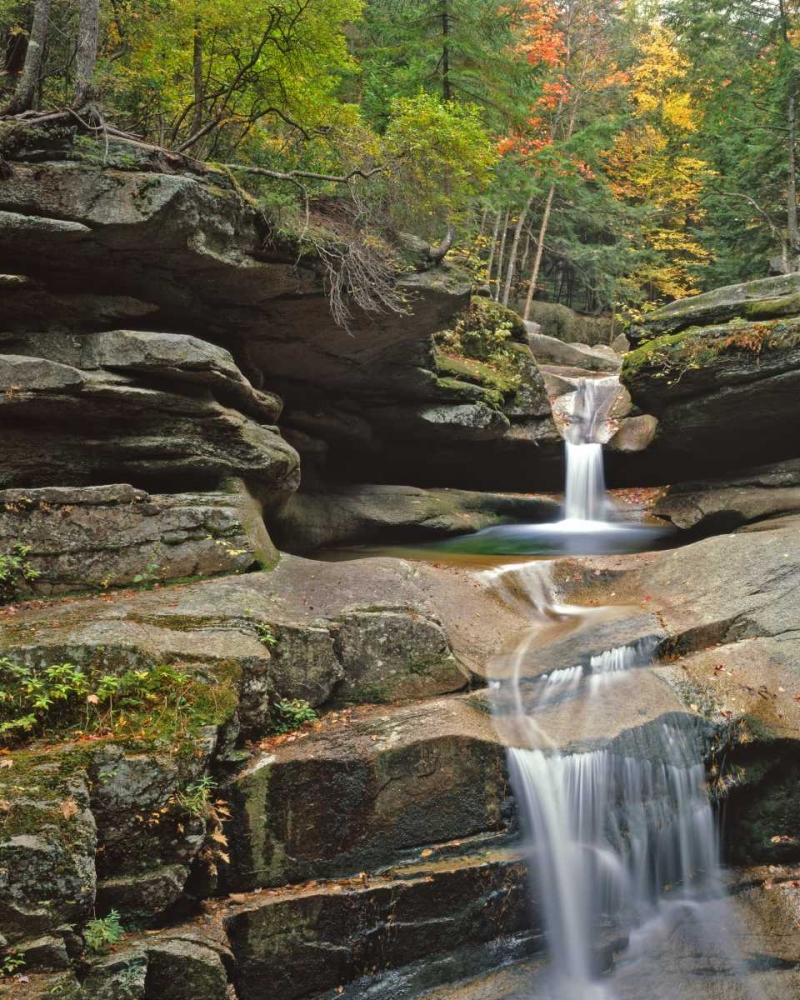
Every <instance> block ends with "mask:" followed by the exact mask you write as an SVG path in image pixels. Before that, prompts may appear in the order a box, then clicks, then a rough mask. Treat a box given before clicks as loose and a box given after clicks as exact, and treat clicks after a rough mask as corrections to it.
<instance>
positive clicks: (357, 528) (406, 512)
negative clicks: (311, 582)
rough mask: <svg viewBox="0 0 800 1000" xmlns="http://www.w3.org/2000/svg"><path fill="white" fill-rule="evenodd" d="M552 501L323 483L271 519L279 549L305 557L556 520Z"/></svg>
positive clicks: (298, 495) (556, 509)
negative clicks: (342, 547) (333, 548)
mask: <svg viewBox="0 0 800 1000" xmlns="http://www.w3.org/2000/svg"><path fill="white" fill-rule="evenodd" d="M559 516H560V507H559V505H558V503H557V501H556V500H554V499H552V498H551V497H543V496H527V495H515V494H503V493H470V492H467V491H464V490H423V489H418V488H416V487H413V486H389V485H386V486H384V485H372V484H354V485H349V484H348V485H341V484H330V485H323V484H320V488H319V491H318V492H308V493H307V492H299V493H296V494H295V495H294V496H293V497H292V498H291V500H290V501H289V502H288V503H287V504H286V505H285V506H284V507H283V508H281V509H280V510H279V511H276V512H275V513H273V514H272V515H271V517H270V529H271V531H272V534H273V536H274V538H275V540H276V542H277V544H278V545H280V546H281V548H283V549H284V550H286V551H289V552H294V553H296V554H298V555H304V554H306V553H309V552H313V551H315V550H316V549H320V548H323V547H327V546H337V545H354V544H363V543H364V542H370V541H376V542H380V543H382V544H387V543H395V542H412V541H422V540H426V539H434V538H446V537H448V536H451V535H458V534H464V533H468V532H471V531H480V530H481V529H482V528H488V527H491V526H492V525H495V524H504V523H507V522H510V521H524V522H526V523H528V522H538V521H548V520H555V519H556V518H557V517H559Z"/></svg>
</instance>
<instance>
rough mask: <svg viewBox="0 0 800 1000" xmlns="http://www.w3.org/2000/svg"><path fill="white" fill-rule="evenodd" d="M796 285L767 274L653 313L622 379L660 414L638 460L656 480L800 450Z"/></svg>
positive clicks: (799, 287)
mask: <svg viewBox="0 0 800 1000" xmlns="http://www.w3.org/2000/svg"><path fill="white" fill-rule="evenodd" d="M799 291H800V281H798V278H797V275H788V276H783V277H780V278H769V279H765V280H764V281H756V282H752V283H750V284H745V285H735V286H731V287H730V288H722V289H718V290H717V291H715V292H709V293H708V294H705V295H699V296H697V297H696V298H692V299H687V300H684V301H682V302H676V303H672V304H671V305H669V306H666V307H664V308H663V309H660V310H658V311H657V312H654V313H652V314H651V316H650V317H648V319H647V322H646V324H645V325H644V326H643V327H642V329H641V330H640V331H639V340H640V341H642V340H643V341H644V342H642V343H641V346H639V347H638V348H637V349H636V350H634V351H632V352H631V353H629V354H628V355H626V357H625V363H624V365H623V368H622V381H623V384H624V385H625V386H626V388H627V389H628V390H629V392H630V394H631V397H632V400H633V403H634V405H635V406H637V407H638V408H639V410H641V411H642V412H643V413H646V414H648V415H650V416H651V417H654V418H656V419H657V420H658V428H657V433H656V435H655V438H654V441H653V444H652V447H651V448H649V449H648V455H647V459H648V462H647V463H642V467H643V471H644V474H645V475H646V477H647V478H649V479H650V481H660V482H662V483H663V482H681V481H686V480H688V479H693V478H698V477H701V476H708V475H710V474H719V475H723V476H724V475H727V476H730V474H731V473H734V474H735V473H736V472H737V471H738V470H741V469H742V468H746V467H748V466H758V465H761V464H763V463H765V462H774V461H782V460H785V459H792V458H795V457H796V456H797V448H796V446H795V444H794V441H795V439H796V436H797V432H798V429H800V423H798V421H800V416H798V413H799V411H798V409H797V406H796V402H795V400H796V394H797V390H798V386H800V346H799V345H800V298H798V292H799ZM648 338H649V339H648ZM658 477H660V480H659V478H658Z"/></svg>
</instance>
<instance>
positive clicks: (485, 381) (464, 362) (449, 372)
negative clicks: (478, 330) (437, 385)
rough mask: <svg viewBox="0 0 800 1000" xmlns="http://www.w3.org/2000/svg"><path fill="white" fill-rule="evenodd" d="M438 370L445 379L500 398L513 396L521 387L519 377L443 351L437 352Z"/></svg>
mask: <svg viewBox="0 0 800 1000" xmlns="http://www.w3.org/2000/svg"><path fill="white" fill-rule="evenodd" d="M436 368H437V370H438V371H439V372H440V373H441V374H442V375H443V376H445V377H449V378H451V379H453V380H456V379H457V380H461V381H464V382H470V383H472V384H473V385H479V386H481V387H483V388H486V389H490V390H494V391H495V392H496V393H499V394H500V396H508V395H511V394H513V393H514V392H516V390H517V388H518V386H519V376H518V375H515V374H510V373H505V372H503V371H500V370H498V369H497V368H496V367H494V366H493V365H491V364H488V363H486V362H483V361H478V360H476V359H475V358H468V357H466V356H463V355H460V356H459V355H456V354H451V353H450V352H447V353H445V352H444V351H443V350H437V351H436Z"/></svg>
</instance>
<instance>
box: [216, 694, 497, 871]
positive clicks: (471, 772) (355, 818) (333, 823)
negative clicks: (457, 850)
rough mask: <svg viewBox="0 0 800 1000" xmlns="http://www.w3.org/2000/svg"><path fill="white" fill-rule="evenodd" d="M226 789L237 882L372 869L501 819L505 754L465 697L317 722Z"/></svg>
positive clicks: (479, 830)
mask: <svg viewBox="0 0 800 1000" xmlns="http://www.w3.org/2000/svg"><path fill="white" fill-rule="evenodd" d="M225 795H226V797H227V798H228V799H229V801H230V802H231V804H232V806H233V811H234V818H233V821H232V822H231V823H230V824H229V827H228V834H229V838H230V841H231V859H232V868H231V870H230V872H229V873H228V874H227V875H226V878H227V879H228V880H229V884H230V888H233V889H236V890H242V889H252V888H255V887H257V886H265V885H280V884H283V883H285V882H299V881H303V880H305V879H309V878H327V877H331V876H341V875H352V874H354V873H357V872H359V871H364V870H374V869H375V868H378V867H382V866H385V865H387V864H392V863H395V862H396V861H397V860H398V859H399V858H400V857H402V856H403V854H404V853H405V852H408V851H410V850H411V849H413V848H415V847H417V848H418V847H423V846H424V845H426V844H433V843H437V842H443V841H448V840H455V839H456V838H459V839H464V838H468V837H470V836H473V835H476V834H480V833H484V832H487V831H501V830H503V829H504V828H505V826H506V824H507V822H508V817H507V816H506V815H505V805H504V803H505V799H506V795H507V791H506V770H505V750H504V748H503V747H502V746H501V745H500V744H499V743H498V741H497V737H496V735H495V732H494V730H493V727H492V723H491V719H490V717H489V715H488V714H487V713H486V712H485V711H482V710H481V708H480V707H479V706H476V705H473V704H472V703H470V702H469V701H468V700H464V699H448V700H441V699H440V700H434V701H429V702H425V703H424V704H422V705H414V706H409V707H405V708H399V709H392V710H384V711H380V710H370V711H369V712H367V713H365V714H362V715H358V716H356V717H355V718H353V719H352V720H351V721H350V722H348V723H347V725H344V726H342V727H341V728H339V727H336V724H335V721H334V722H333V723H331V724H329V725H326V724H323V726H322V728H321V729H320V730H318V731H317V732H312V734H311V735H310V736H308V737H307V738H305V739H303V740H298V741H295V742H293V743H284V744H282V745H280V746H277V747H275V748H274V749H268V750H267V751H265V753H264V754H262V755H261V756H258V757H256V758H255V759H254V760H253V761H252V763H251V764H250V765H248V767H247V769H246V770H245V771H244V772H243V773H242V775H241V776H239V777H238V778H237V779H236V780H235V782H233V783H232V785H231V786H230V787H229V788H228V789H226V790H225Z"/></svg>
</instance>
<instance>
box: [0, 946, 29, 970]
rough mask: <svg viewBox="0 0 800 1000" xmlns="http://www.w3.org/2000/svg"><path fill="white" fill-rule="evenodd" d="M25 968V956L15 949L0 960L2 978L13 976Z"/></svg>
mask: <svg viewBox="0 0 800 1000" xmlns="http://www.w3.org/2000/svg"><path fill="white" fill-rule="evenodd" d="M24 968H25V956H24V955H21V954H20V953H19V952H18V951H15V949H13V948H12V949H11V950H10V951H7V952H6V953H5V954H4V955H3V957H2V958H0V976H13V975H14V974H15V973H17V972H19V970H20V969H24Z"/></svg>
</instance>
